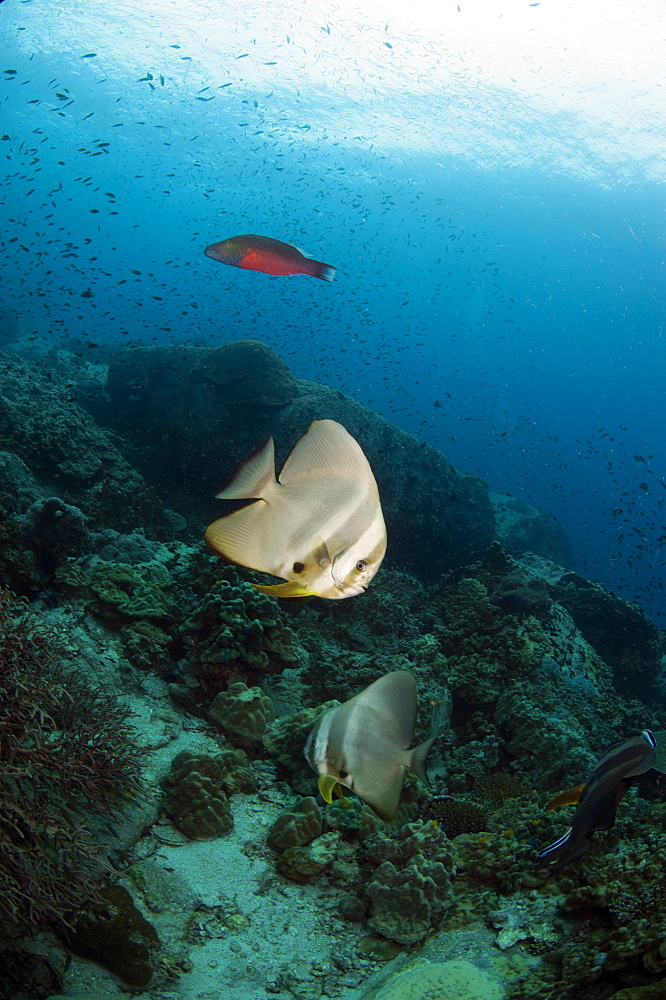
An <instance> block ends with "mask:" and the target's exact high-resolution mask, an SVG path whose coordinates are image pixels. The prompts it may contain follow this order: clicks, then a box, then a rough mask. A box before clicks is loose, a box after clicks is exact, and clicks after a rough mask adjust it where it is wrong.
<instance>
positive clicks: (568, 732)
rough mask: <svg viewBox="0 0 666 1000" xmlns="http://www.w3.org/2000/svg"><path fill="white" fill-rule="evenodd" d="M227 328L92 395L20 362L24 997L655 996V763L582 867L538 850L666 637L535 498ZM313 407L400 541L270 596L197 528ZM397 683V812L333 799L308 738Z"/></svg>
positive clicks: (617, 727) (11, 797)
mask: <svg viewBox="0 0 666 1000" xmlns="http://www.w3.org/2000/svg"><path fill="white" fill-rule="evenodd" d="M225 346H226V347H228V348H230V350H228V351H227V350H225V349H223V348H216V349H214V351H212V352H211V351H207V350H205V349H203V348H186V347H180V348H151V349H143V350H135V351H132V352H124V353H119V354H118V355H116V356H115V357H113V358H111V360H110V365H109V370H108V382H104V381H103V380H100V381H99V384H100V385H102V386H103V390H99V391H97V392H95V393H93V394H92V398H90V399H88V400H87V401H86V406H85V407H84V406H82V405H81V404H82V399H81V393H80V392H79V391H77V388H76V384H75V382H76V380H75V378H73V377H72V374H71V370H69V369H68V374H67V375H65V374H63V372H62V371H51V370H50V369H49V368H48V366H47V365H46V364H45V363H44V364H42V365H35V364H34V363H32V362H28V361H26V360H24V359H20V358H17V357H15V356H13V355H10V354H5V355H2V356H1V358H2V360H1V362H0V397H1V400H0V402H1V405H2V407H3V408H2V410H1V412H0V428H1V429H2V447H3V449H4V450H3V451H2V452H1V453H0V510H1V512H2V520H1V521H0V625H2V629H0V675H1V680H2V685H3V703H2V707H1V709H0V783H3V798H2V802H0V840H2V843H3V845H4V847H3V851H4V856H5V857H6V858H8V857H10V858H11V859H12V863H11V867H6V870H5V874H4V875H0V882H1V880H2V878H5V881H6V884H4V888H3V886H0V888H3V892H2V893H1V894H0V895H1V896H2V898H1V899H0V995H2V996H3V997H7V998H16V1000H23V998H30V1000H41V998H47V997H56V996H58V995H64V996H76V995H81V996H101V997H104V1000H112V998H119V997H121V996H123V995H126V992H127V991H128V990H129V991H132V992H133V994H134V995H135V996H138V997H140V998H143V1000H148V998H157V997H160V998H165V1000H166V998H167V997H168V998H169V1000H171V998H177V997H181V996H183V997H184V996H197V995H201V996H207V995H210V996H212V995H215V996H217V995H224V996H225V998H228V1000H246V998H247V997H248V996H252V997H253V998H256V1000H264V998H265V1000H268V998H270V997H278V998H279V1000H291V998H296V1000H319V998H320V997H332V998H344V1000H375V998H376V1000H397V998H398V997H400V998H402V997H409V998H413V1000H423V998H424V997H426V996H430V995H433V994H432V991H433V990H436V991H437V995H438V996H442V997H444V998H447V1000H449V998H450V1000H457V998H458V997H460V996H465V997H466V998H469V1000H488V998H493V1000H507V998H511V1000H528V998H536V1000H578V998H580V1000H650V998H653V997H658V996H661V995H663V991H664V990H666V979H665V978H664V977H665V974H666V954H664V945H663V933H664V929H663V928H664V919H666V916H665V915H666V894H665V893H664V890H663V885H664V876H665V874H666V861H665V855H666V852H665V851H664V842H663V822H664V811H665V808H666V807H665V806H664V802H663V787H664V786H663V779H662V778H661V777H660V776H659V775H658V774H657V773H656V772H655V771H651V772H649V773H648V774H647V775H645V776H643V777H641V779H640V780H639V781H638V782H637V783H636V786H635V787H634V788H632V789H630V791H629V792H628V794H627V795H626V797H625V798H624V799H623V800H622V802H621V803H620V807H619V809H618V816H617V822H616V823H615V825H614V826H613V828H612V829H611V830H609V831H608V832H606V833H599V834H598V835H597V836H596V837H595V838H594V839H593V841H592V845H591V850H590V853H589V855H587V856H586V857H585V858H584V859H582V860H581V861H580V862H578V863H577V864H576V865H572V866H569V867H567V868H565V869H563V870H561V871H557V872H554V873H547V872H544V871H543V870H541V869H540V868H539V861H538V857H537V851H538V849H539V848H540V847H542V846H544V845H545V844H547V843H550V842H551V841H553V840H555V839H556V838H557V837H558V836H560V835H561V834H562V832H563V831H564V830H565V829H566V827H567V825H568V819H569V818H570V815H571V808H572V807H571V806H567V807H563V809H561V810H547V809H546V806H547V804H548V803H549V801H550V799H552V798H553V796H555V795H557V794H558V793H560V792H562V791H564V790H566V789H567V788H570V787H571V786H574V785H577V784H579V783H580V782H584V781H585V780H586V778H587V777H588V776H589V773H590V771H591V769H592V767H593V766H594V764H595V762H596V761H597V760H598V759H599V758H600V757H601V755H602V754H603V753H604V752H605V750H606V749H607V747H608V746H609V745H610V744H612V743H613V742H615V741H617V740H618V739H624V738H625V737H627V736H628V735H631V734H633V733H635V732H637V731H640V730H642V729H644V728H651V729H653V730H655V731H660V730H662V729H665V728H666V712H665V710H664V703H663V698H662V696H661V693H660V692H661V690H662V688H661V687H660V678H661V674H662V672H663V663H664V662H665V661H664V657H666V638H665V636H664V633H663V632H662V631H661V630H659V629H658V628H656V627H655V626H654V625H653V624H652V623H651V622H650V621H649V619H648V618H647V617H646V616H645V615H644V614H643V613H642V611H641V610H640V609H639V608H637V607H635V606H633V605H629V604H627V603H625V602H624V601H622V600H620V599H619V598H618V597H617V596H616V595H614V594H612V593H611V592H610V591H608V590H605V589H604V588H602V587H600V586H599V585H598V584H594V583H592V582H591V581H588V580H586V579H585V578H584V577H582V576H580V575H578V574H576V573H574V572H572V571H571V570H570V569H568V568H566V566H563V565H562V564H561V562H560V561H559V559H560V557H563V558H564V559H566V552H567V546H566V540H564V539H563V538H562V537H561V533H559V531H558V529H557V526H553V525H552V523H550V522H548V519H546V518H544V517H543V516H542V515H540V514H539V513H538V512H535V511H533V510H532V509H531V508H527V507H526V505H522V506H521V505H518V506H516V504H515V503H513V502H512V498H497V497H491V496H490V495H489V494H488V491H487V488H486V487H485V484H483V483H482V482H481V481H480V480H478V479H475V478H474V477H470V476H465V475H464V474H461V473H459V472H457V471H456V470H454V469H452V468H451V466H450V465H449V464H448V463H447V461H446V459H445V458H444V457H443V456H441V455H439V454H438V453H436V452H434V451H433V450H432V449H428V448H424V447H422V446H421V445H420V444H419V443H418V442H416V441H415V440H414V439H412V438H410V437H409V436H408V435H405V434H402V433H401V432H400V431H398V430H397V429H395V428H393V427H391V425H390V424H388V423H387V422H386V421H383V420H382V419H381V418H379V417H377V416H376V415H374V414H372V413H370V411H368V410H367V409H366V408H364V407H362V406H361V405H360V404H358V403H356V402H354V401H353V400H349V399H347V398H346V397H344V396H342V394H340V393H336V392H334V391H333V390H331V389H328V388H327V387H324V386H315V385H313V384H311V383H306V382H302V381H301V380H299V379H298V378H296V377H295V376H294V375H293V374H292V373H291V372H289V371H288V370H287V369H286V368H285V366H284V365H283V364H282V363H281V362H280V363H279V364H278V362H279V359H277V360H276V359H275V356H274V355H273V354H272V352H269V351H267V350H266V349H264V345H258V346H257V342H249V343H243V344H242V345H241V346H240V347H239V346H237V345H225ZM248 352H250V353H251V354H252V355H253V356H254V358H255V364H254V366H253V368H252V377H251V378H250V377H248V378H247V379H245V382H243V379H244V378H245V375H244V373H246V372H247V357H248ZM239 359H240V360H239ZM68 382H69V383H72V382H73V383H74V384H73V385H72V384H68ZM29 385H30V386H32V387H33V391H32V392H28V388H27V387H28V386H29ZM322 416H329V417H333V418H335V419H338V420H341V421H342V422H343V423H345V425H346V426H347V427H348V428H349V429H350V430H351V431H352V433H354V434H355V435H356V436H357V437H358V438H359V440H361V441H362V442H363V446H364V449H365V450H366V452H367V454H368V457H369V458H370V461H371V463H372V464H373V467H374V468H375V470H376V473H377V478H378V481H379V486H380V491H381V493H382V497H383V498H385V508H386V512H387V521H388V522H389V537H390V545H391V552H392V554H391V559H390V560H387V564H386V565H385V566H384V567H382V569H381V570H380V571H379V573H378V574H377V576H376V578H375V580H374V581H373V583H372V585H371V587H370V588H369V589H368V591H367V593H365V594H364V595H362V596H361V597H358V598H353V599H350V600H347V601H329V602H325V601H321V600H315V601H312V602H304V603H292V602H283V603H279V602H278V601H277V600H276V599H275V598H273V597H268V596H266V595H264V594H262V593H259V592H258V591H257V590H255V589H254V588H253V587H252V586H251V583H252V581H253V580H255V579H258V578H257V577H256V575H255V574H253V573H251V572H249V571H245V570H243V569H240V568H236V567H231V566H226V565H224V564H223V563H222V562H221V561H220V560H218V559H217V558H215V557H213V556H212V555H210V554H209V553H207V552H206V551H205V549H204V547H203V544H202V540H201V530H202V528H203V526H204V525H205V523H206V521H207V519H209V518H210V517H211V516H216V515H217V514H219V513H220V512H219V511H218V510H217V509H216V507H215V504H214V503H211V501H210V495H211V494H212V493H213V492H214V490H215V488H216V487H217V486H219V484H220V481H221V479H223V478H224V476H225V475H226V474H227V473H228V472H229V471H230V470H231V468H232V467H233V465H234V463H235V461H236V460H237V459H238V458H239V457H241V456H242V455H244V454H246V453H247V452H248V451H250V450H251V449H252V448H253V447H254V446H256V445H257V444H258V443H259V441H260V440H261V438H262V437H263V436H264V435H265V434H266V433H269V432H270V433H273V434H274V435H275V437H276V441H277V443H278V449H279V451H280V454H281V455H283V456H284V454H285V453H286V450H287V449H288V448H289V447H290V446H291V445H292V444H293V443H294V441H295V439H296V437H297V436H298V435H299V434H301V433H303V432H304V430H305V429H306V428H307V425H308V422H309V420H310V419H311V418H313V417H322ZM110 426H112V428H113V429H112V430H110V429H109V427H110ZM166 453H168V455H169V461H168V462H166V461H164V455H165V454H166ZM95 457H97V458H99V459H100V463H101V464H100V465H98V464H96V462H95V461H94V458H95ZM188 491H189V492H190V494H191V495H190V496H186V493H187V492H188ZM134 501H135V502H134ZM510 501H511V502H510ZM523 507H525V509H523ZM17 594H18V595H19V596H17ZM396 669H404V670H409V671H411V672H412V673H413V674H414V675H415V677H416V679H417V682H418V695H419V711H418V719H417V726H416V734H415V742H420V741H421V740H425V739H427V738H429V737H430V736H432V735H437V736H438V739H437V741H436V743H435V745H434V747H433V750H432V751H431V754H430V766H429V784H428V785H425V784H423V783H422V782H419V781H417V779H416V777H415V776H413V775H408V776H407V779H406V781H405V786H404V789H403V794H402V800H401V804H400V808H399V811H398V815H397V816H396V818H395V820H394V821H393V822H392V823H390V824H387V823H384V822H382V821H381V820H379V819H378V818H377V816H375V815H374V813H373V812H372V811H371V810H370V809H369V808H368V807H367V806H366V805H365V804H364V803H362V802H361V801H360V800H359V799H357V798H355V797H354V796H352V795H350V796H349V798H348V799H339V798H336V799H335V800H334V801H333V802H332V803H324V802H323V800H322V799H321V798H319V797H318V792H317V780H316V775H315V774H314V773H313V772H311V771H310V769H309V768H308V766H307V764H306V762H305V760H304V757H303V746H304V743H305V739H306V737H307V734H308V732H309V731H310V729H311V728H312V726H313V725H314V723H315V721H316V720H317V719H318V718H319V717H320V716H321V714H322V713H323V712H325V711H327V710H328V709H330V708H332V707H335V706H336V705H338V704H340V703H341V702H342V701H344V700H346V699H347V698H349V697H350V696H352V695H353V694H355V693H356V692H358V691H359V690H360V689H361V688H363V687H364V686H366V685H367V684H369V683H371V682H372V681H374V680H376V679H377V678H378V677H379V676H381V675H382V674H384V673H387V672H389V671H391V670H396ZM45 760H52V761H53V762H54V765H53V766H54V767H55V766H56V765H57V767H58V768H59V770H57V769H56V770H53V771H51V770H49V769H48V768H45V767H44V761H45ZM65 777H66V778H67V781H68V782H69V784H67V783H66V782H65V783H63V781H64V778H65ZM58 859H59V866H58V864H56V861H57V860H58ZM548 874H550V877H549V878H546V875H548ZM7 880H9V881H7ZM31 880H32V881H31ZM35 934H38V935H39V936H38V937H37V938H36V939H35V938H34V935H35ZM221 984H222V985H221ZM660 989H661V990H662V993H660V992H659V990H660Z"/></svg>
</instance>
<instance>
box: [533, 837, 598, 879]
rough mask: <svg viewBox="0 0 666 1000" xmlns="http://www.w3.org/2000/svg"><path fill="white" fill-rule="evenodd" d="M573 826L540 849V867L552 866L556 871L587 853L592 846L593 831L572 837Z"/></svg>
mask: <svg viewBox="0 0 666 1000" xmlns="http://www.w3.org/2000/svg"><path fill="white" fill-rule="evenodd" d="M572 833H573V827H569V829H568V830H566V831H565V832H564V833H563V834H562V836H561V837H558V839H557V840H555V841H553V843H552V844H549V845H548V847H544V848H543V850H541V851H539V861H540V862H541V864H540V865H539V868H546V867H552V868H553V869H554V870H555V871H560V869H562V868H566V866H567V865H570V864H571V862H572V861H577V860H578V858H582V857H583V855H584V854H587V852H588V850H589V848H590V838H591V835H592V833H591V832H589V833H587V834H583V835H580V834H579V835H578V836H577V837H576V839H574V838H573V837H572Z"/></svg>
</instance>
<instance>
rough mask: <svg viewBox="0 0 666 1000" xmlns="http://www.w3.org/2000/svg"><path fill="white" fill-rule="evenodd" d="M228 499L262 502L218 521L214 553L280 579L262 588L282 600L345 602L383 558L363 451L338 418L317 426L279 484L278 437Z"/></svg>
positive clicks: (210, 535)
mask: <svg viewBox="0 0 666 1000" xmlns="http://www.w3.org/2000/svg"><path fill="white" fill-rule="evenodd" d="M217 496H218V497H220V498H221V499H224V500H245V499H248V500H249V499H251V498H257V502H256V503H253V504H250V505H249V506H248V507H243V508H242V509H241V510H237V511H234V513H232V514H228V515H227V516H226V517H222V518H220V519H219V520H218V521H214V522H213V524H211V525H210V526H209V528H208V529H207V531H206V534H205V541H206V544H207V545H208V547H209V548H210V549H212V551H213V552H216V553H217V554H218V555H221V556H223V557H224V558H225V559H228V560H230V561H231V562H235V563H238V564H239V565H241V566H247V567H248V569H256V570H259V571H260V572H262V573H271V574H272V575H273V576H279V577H282V579H284V580H287V581H288V582H287V583H280V584H276V585H274V586H267V587H264V586H258V585H256V584H255V586H258V589H259V590H262V591H264V593H267V594H275V595H277V596H278V597H312V596H317V597H328V598H331V599H340V598H343V597H353V596H354V595H356V594H361V593H363V591H364V590H365V589H366V587H367V586H368V584H369V583H370V581H371V580H372V578H373V577H374V575H375V573H376V572H377V570H378V569H379V566H380V564H381V561H382V559H383V558H384V553H385V552H386V526H385V524H384V517H383V515H382V508H381V504H380V501H379V493H378V491H377V483H376V482H375V477H374V476H373V474H372V469H371V468H370V465H369V463H368V460H367V458H366V457H365V455H364V454H363V451H362V449H361V446H360V445H359V444H358V442H357V441H355V440H354V438H353V437H352V436H351V434H349V433H348V432H347V431H346V430H345V428H344V427H343V426H342V425H341V424H338V423H336V422H335V421H334V420H313V421H312V423H311V424H310V428H309V430H308V432H307V434H304V435H303V437H302V438H300V439H299V440H298V441H297V442H296V444H295V445H294V447H293V448H292V449H291V452H290V453H289V455H288V457H287V460H286V462H285V463H284V465H283V466H282V471H281V472H280V478H279V480H278V481H276V479H275V454H274V446H273V438H272V437H268V438H266V440H265V441H264V443H263V444H262V445H261V446H260V447H259V448H257V450H256V451H254V452H252V454H251V455H248V457H247V458H246V459H244V460H243V461H242V462H241V463H240V464H239V465H238V467H237V468H236V470H235V472H234V473H233V475H232V477H231V479H230V480H229V482H228V483H227V485H226V486H225V488H224V489H223V490H220V492H219V493H218V494H217Z"/></svg>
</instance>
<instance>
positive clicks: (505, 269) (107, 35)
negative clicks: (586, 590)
mask: <svg viewBox="0 0 666 1000" xmlns="http://www.w3.org/2000/svg"><path fill="white" fill-rule="evenodd" d="M607 6H608V5H605V4H602V3H597V2H596V0H591V2H590V3H587V4H586V5H585V7H584V9H583V10H581V9H580V7H579V5H576V4H573V3H564V4H562V3H558V4H553V3H549V2H546V0H544V2H542V3H539V4H517V3H514V2H512V3H506V4H502V3H490V2H487V3H486V2H483V0H479V2H476V3H474V4H471V3H465V2H462V0H461V3H460V9H458V4H457V3H452V4H442V5H441V7H440V9H439V11H438V12H437V14H436V15H435V14H433V11H432V7H433V5H432V4H428V3H421V2H420V0H418V2H415V3H413V4H410V5H409V10H407V11H406V10H405V9H404V7H405V5H404V4H403V5H400V6H399V5H397V4H393V3H391V2H386V3H382V4H379V3H375V2H374V0H367V2H365V3H363V4H360V3H358V4H350V3H340V4H336V5H335V6H334V7H332V6H330V5H324V4H320V3H314V2H311V0H301V2H295V3H294V2H290V3H286V2H270V0H269V2H267V3H262V4H261V5H257V12H256V14H255V13H253V12H252V11H251V10H250V7H249V5H248V4H246V3H243V2H240V0H236V2H232V3H224V4H221V3H213V2H209V3H205V2H202V0H183V2H179V3H170V2H164V0H160V2H158V0H149V2H146V3H142V4H141V5H130V4H124V3H120V4H108V3H102V2H101V0H90V2H88V3H86V4H85V5H81V4H78V3H74V2H73V0H66V2H64V3H60V2H58V3H56V2H54V0H48V2H41V3H37V2H36V0H31V2H27V3H25V2H20V0H5V2H4V3H2V5H1V6H0V27H1V29H2V37H3V61H4V65H3V66H1V67H0V70H2V71H4V72H0V112H1V114H2V121H1V123H0V132H1V133H2V141H0V153H2V154H3V164H4V166H5V168H6V172H7V178H6V180H4V181H3V182H2V187H1V188H0V223H1V229H2V245H1V249H0V255H1V256H0V260H1V261H2V275H3V281H2V286H3V287H2V299H1V301H2V316H3V319H4V323H3V328H2V330H1V331H0V346H3V343H4V344H6V343H12V342H13V343H14V344H19V345H20V347H21V349H26V348H27V347H29V348H31V349H32V350H33V351H34V352H35V354H37V355H39V354H40V353H42V354H43V353H44V351H45V350H47V349H48V347H49V346H55V347H61V346H63V345H65V344H70V342H71V341H72V338H76V339H79V340H83V341H84V342H92V343H97V344H99V343H106V342H109V343H114V344H117V343H122V344H123V345H125V344H127V343H128V342H148V343H163V342H180V341H198V342H201V341H203V342H204V343H206V344H216V343H222V342H224V341H227V340H235V339H239V338H243V337H257V338H260V339H262V340H265V341H266V342H267V343H269V344H271V346H273V347H274V348H275V349H276V350H277V351H278V352H279V353H280V354H281V355H282V356H283V357H284V358H285V360H286V361H287V362H288V364H289V365H290V366H291V367H292V369H293V370H294V372H295V374H296V375H298V376H299V377H303V378H308V379H312V380H314V381H319V382H325V383H328V384H330V385H333V386H336V387H338V388H340V389H342V390H343V391H344V392H346V393H348V394H349V395H352V396H354V397H356V398H357V399H360V400H362V401H363V402H365V403H367V404H368V405H369V406H370V407H372V408H373V409H374V410H376V411H378V412H380V413H382V414H384V415H386V416H387V417H389V418H390V419H391V420H392V421H394V422H395V423H396V424H398V425H399V426H400V427H403V428H405V429H406V430H408V431H410V432H412V433H413V434H415V435H417V436H419V437H421V438H422V439H423V440H425V441H427V442H429V443H431V444H434V445H435V446H437V447H438V448H440V449H441V450H442V451H443V452H444V453H445V454H446V455H447V457H448V458H449V459H450V461H451V462H452V463H453V464H454V465H456V466H457V467H458V468H459V469H461V470H467V471H469V472H473V473H475V474H478V475H480V476H483V477H484V478H485V479H487V481H488V482H489V484H490V486H491V488H492V489H496V490H498V491H504V492H512V493H514V494H515V495H517V496H520V497H521V498H523V499H525V500H527V501H528V502H531V503H534V504H536V505H537V506H539V507H541V508H543V509H544V510H546V511H548V512H550V513H551V514H552V515H554V516H555V517H557V518H558V519H559V520H560V521H561V522H562V524H563V525H564V527H565V529H566V531H567V532H568V534H569V535H570V537H571V538H572V541H573V543H574V550H575V555H576V565H577V568H578V569H579V570H580V571H581V572H583V573H585V574H586V575H588V576H590V577H592V578H593V579H599V580H601V581H602V582H603V583H604V584H606V585H607V586H609V587H611V588H612V589H614V590H616V591H617V592H618V593H620V594H621V595H622V596H624V597H626V598H628V599H630V600H636V601H638V602H639V603H641V604H642V606H643V607H644V608H645V609H646V610H647V611H648V612H649V613H650V614H651V615H652V616H653V617H654V618H655V620H656V621H658V622H659V623H661V624H662V625H663V624H665V623H666V598H665V596H664V582H663V581H664V567H665V565H666V505H665V501H666V443H665V438H666V418H665V416H664V384H665V369H666V365H665V362H664V350H665V347H664V312H665V308H664V287H665V281H664V238H665V236H666V222H665V221H664V207H665V204H664V203H665V199H664V184H663V149H664V139H665V136H664V131H665V130H664V125H663V87H662V86H661V83H662V76H663V67H662V65H661V57H660V52H659V45H660V43H659V39H660V38H663V36H664V29H665V28H666V25H665V24H664V21H665V20H666V15H665V14H664V12H663V10H661V9H659V8H657V9H651V8H649V7H643V8H641V7H638V8H637V7H636V6H634V5H625V4H622V3H620V4H615V5H613V9H612V10H608V9H606V8H607ZM139 7H140V9H139ZM429 8H430V9H429ZM10 70H14V71H15V72H8V71H10ZM247 232H250V233H261V234H264V235H268V236H272V237H275V238H277V239H283V240H286V241H288V242H290V243H293V244H295V245H296V246H298V247H299V248H300V249H301V250H303V251H304V252H305V253H307V254H309V255H310V256H314V257H317V258H318V259H320V260H323V261H326V262H327V263H330V264H334V265H335V266H337V267H338V274H337V277H336V280H335V282H334V283H333V284H331V285H328V284H325V283H324V282H319V281H314V280H312V279H310V278H306V277H295V278H290V279H283V278H271V277H268V276H266V275H262V274H257V273H252V272H245V271H241V270H236V269H232V268H226V267H224V266H223V265H220V264H216V263H215V262H213V261H210V260H208V259H207V258H205V257H204V256H203V253H202V251H203V248H204V247H205V246H206V245H207V244H209V243H211V242H214V241H216V240H219V239H223V238H226V237H228V236H232V235H235V234H238V233H247ZM77 349H78V348H77ZM84 350H85V349H84ZM93 354H94V352H93V351H91V352H90V356H93Z"/></svg>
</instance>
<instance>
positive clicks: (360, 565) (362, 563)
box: [356, 559, 368, 573]
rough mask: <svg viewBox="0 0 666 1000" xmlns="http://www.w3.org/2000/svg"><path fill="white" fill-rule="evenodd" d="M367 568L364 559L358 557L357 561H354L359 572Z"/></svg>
mask: <svg viewBox="0 0 666 1000" xmlns="http://www.w3.org/2000/svg"><path fill="white" fill-rule="evenodd" d="M367 568H368V564H367V562H366V561H365V560H364V559H359V561H358V562H357V563H356V569H357V570H358V571H359V573H362V572H363V570H364V569H367Z"/></svg>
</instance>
